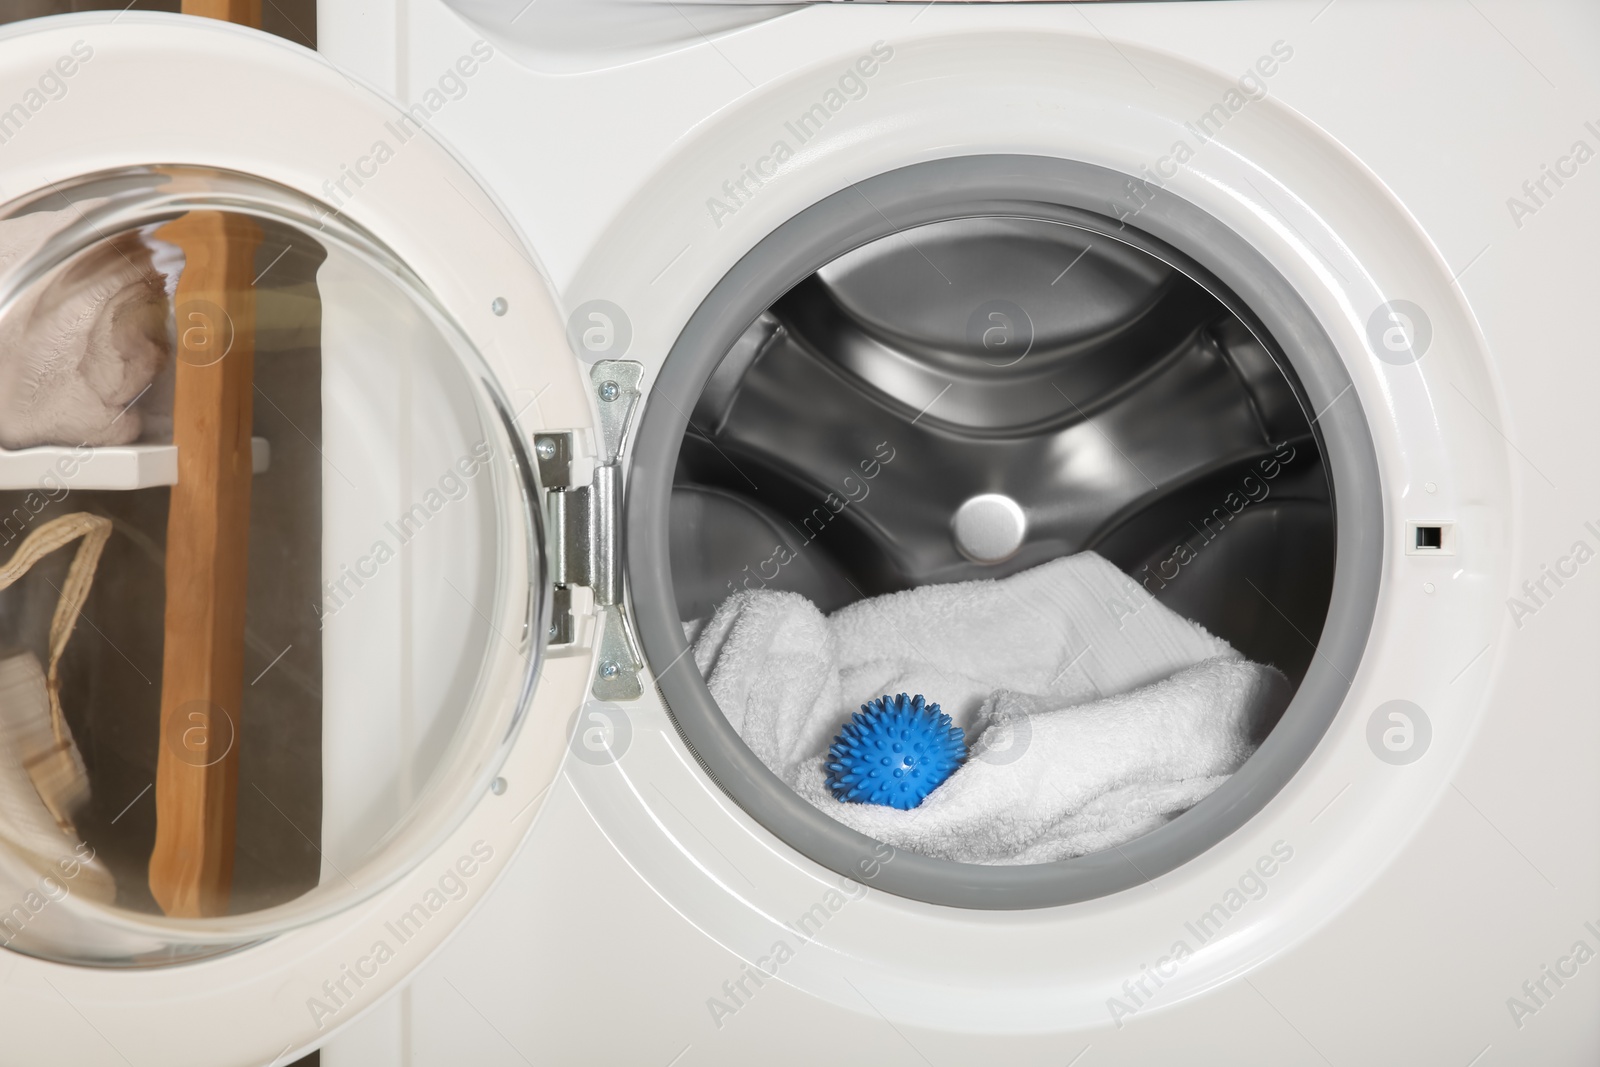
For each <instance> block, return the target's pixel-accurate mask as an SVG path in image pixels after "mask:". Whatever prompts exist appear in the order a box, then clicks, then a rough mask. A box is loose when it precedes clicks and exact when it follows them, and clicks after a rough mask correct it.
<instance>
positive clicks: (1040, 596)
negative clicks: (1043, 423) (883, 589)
mask: <svg viewBox="0 0 1600 1067" xmlns="http://www.w3.org/2000/svg"><path fill="white" fill-rule="evenodd" d="M694 656H695V661H696V663H697V665H698V666H699V668H700V671H701V673H702V674H703V675H704V676H705V677H706V680H707V685H708V687H709V689H710V690H711V694H712V696H713V697H715V698H716V700H717V703H718V705H719V706H720V707H721V708H722V710H723V713H724V714H725V715H726V716H727V717H728V721H729V722H730V723H731V724H732V725H733V727H734V729H735V730H737V731H738V732H739V735H740V736H741V737H743V738H744V739H745V742H746V743H747V744H748V745H749V746H750V748H751V750H752V751H753V752H754V753H755V754H756V756H758V757H759V758H760V759H761V761H762V762H763V763H765V764H766V765H767V766H768V767H769V768H771V769H772V771H773V772H774V773H775V774H777V775H778V776H779V777H780V778H782V779H783V780H784V781H785V782H786V783H788V784H789V785H790V786H791V787H792V788H794V789H795V791H796V792H798V793H799V794H800V795H801V796H803V797H805V798H806V799H807V800H809V801H810V802H811V803H812V804H814V805H816V806H817V807H818V808H820V809H821V810H822V811H824V812H826V813H827V814H829V815H831V816H833V817H834V818H835V819H838V820H839V821H840V822H842V823H844V824H846V825H847V826H851V827H854V828H855V829H857V830H860V831H861V832H862V833H865V834H868V835H869V836H872V837H874V838H877V839H878V840H880V841H885V842H888V843H889V844H892V845H895V846H897V847H900V848H905V849H908V850H910V851H913V852H919V853H922V854H924V855H929V856H937V857H942V858H946V859H954V860H961V861H965V862H971V863H1042V862H1047V861H1050V860H1055V859H1061V858H1065V857H1067V856H1075V855H1082V854H1083V853H1086V852H1092V851H1096V850H1099V849H1103V848H1109V847H1112V846H1113V845H1117V844H1121V843H1122V842H1124V841H1128V840H1131V839H1132V838H1134V837H1137V836H1139V835H1140V834H1143V833H1147V832H1149V831H1150V830H1152V829H1154V828H1155V827H1156V826H1159V825H1161V823H1163V822H1165V821H1167V820H1169V819H1171V818H1173V817H1175V816H1176V815H1178V814H1180V813H1181V812H1183V811H1185V810H1187V809H1188V808H1190V807H1192V806H1194V804H1196V803H1198V802H1199V801H1200V800H1201V799H1203V798H1204V797H1205V796H1207V795H1208V794H1210V793H1211V792H1212V791H1213V790H1214V789H1216V788H1217V786H1219V785H1221V784H1222V782H1223V781H1225V780H1226V779H1227V776H1228V775H1230V774H1232V773H1233V772H1234V771H1235V770H1237V769H1238V768H1239V766H1240V765H1241V764H1243V762H1244V761H1245V759H1247V758H1248V757H1249V755H1250V754H1251V753H1252V752H1253V751H1254V750H1255V745H1256V743H1257V742H1258V741H1259V740H1260V737H1261V735H1262V733H1263V732H1264V731H1265V729H1266V728H1267V727H1269V726H1270V724H1271V723H1272V722H1273V721H1275V719H1276V716H1277V714H1278V713H1279V712H1281V710H1282V708H1283V706H1284V705H1285V703H1286V702H1287V699H1288V695H1289V693H1288V689H1289V687H1288V683H1287V680H1286V679H1285V678H1284V677H1283V675H1281V674H1280V673H1279V672H1277V671H1276V670H1274V669H1272V668H1271V667H1265V666H1262V665H1260V664H1256V663H1250V662H1248V661H1246V660H1244V659H1243V658H1241V657H1240V656H1239V654H1238V653H1237V652H1236V651H1234V649H1233V648H1232V647H1230V646H1229V645H1228V644H1227V642H1225V641H1222V640H1219V639H1218V638H1216V637H1213V636H1212V635H1211V634H1209V633H1207V632H1206V631H1205V630H1204V629H1202V628H1201V627H1199V626H1197V625H1195V624H1194V623H1191V622H1189V621H1188V620H1186V619H1184V618H1182V617H1181V616H1179V615H1177V614H1175V613H1173V612H1172V611H1170V610H1169V609H1167V608H1166V607H1163V606H1162V605H1161V604H1160V603H1158V602H1156V601H1155V599H1154V598H1152V597H1151V596H1150V595H1149V593H1148V592H1146V591H1145V590H1144V589H1143V588H1142V587H1140V586H1139V585H1138V584H1137V583H1135V582H1134V581H1133V580H1132V579H1130V578H1128V577H1127V576H1126V575H1124V574H1123V573H1122V572H1120V571H1118V570H1117V569H1116V568H1115V567H1114V566H1112V565H1111V564H1110V563H1108V562H1106V561H1105V560H1104V559H1102V558H1101V557H1100V556H1098V555H1096V554H1094V553H1092V552H1086V553H1082V554H1080V555H1077V556H1070V557H1067V558H1064V559H1058V560H1055V561H1053V562H1051V563H1047V564H1045V565H1043V566H1041V567H1037V568H1034V569H1033V570H1031V571H1027V572H1025V573H1022V574H1018V575H1013V576H1012V577H1010V578H1005V579H1001V580H998V581H977V582H963V583H959V584H953V585H935V586H925V587H922V588H919V589H913V590H909V591H907V592H903V593H894V594H891V595H889V596H883V597H877V598H874V599H871V600H865V601H860V602H858V603H855V604H852V605H850V606H848V607H846V608H843V609H841V610H840V611H838V612H837V613H835V614H834V615H833V617H832V618H824V617H823V615H822V614H821V612H819V611H818V610H817V609H816V608H815V607H814V606H813V605H812V604H811V603H810V602H809V601H807V600H806V599H805V598H803V597H801V596H798V595H796V594H793V593H779V592H769V591H765V590H756V591H746V592H740V593H736V594H734V595H733V596H732V597H729V598H728V600H726V601H725V602H723V604H722V605H721V606H720V607H719V608H718V609H717V612H716V614H715V616H713V618H712V619H711V620H710V621H709V622H708V623H706V624H705V626H704V627H703V628H701V630H700V632H699V633H698V636H697V638H696V641H695V647H694ZM901 692H904V693H913V694H914V693H921V694H922V695H923V696H924V697H925V698H926V699H927V700H928V701H930V702H937V703H938V704H939V705H940V706H941V707H942V709H943V710H944V711H946V712H947V713H949V715H950V716H951V718H952V719H953V720H954V721H955V723H956V725H958V726H960V727H962V728H963V729H964V730H965V731H966V735H967V742H968V744H969V746H971V748H972V751H973V755H972V757H971V758H969V759H968V761H967V762H966V763H965V764H964V765H963V766H962V767H961V768H960V769H959V770H958V771H957V772H956V773H955V774H954V775H952V776H951V777H950V779H949V780H948V781H947V782H945V783H944V784H943V785H941V786H940V787H939V788H938V789H936V790H934V792H933V793H932V794H931V795H930V796H929V797H928V798H927V799H926V800H924V801H923V802H922V804H921V805H919V806H918V807H916V808H913V809H911V810H909V811H897V810H894V809H891V808H885V807H880V806H877V805H869V804H849V803H844V802H841V801H838V800H835V799H834V798H833V797H832V796H831V795H830V794H829V792H828V790H827V787H826V784H825V781H824V772H823V753H824V752H825V750H826V749H827V746H828V743H829V742H830V741H831V740H832V738H833V736H834V734H835V733H837V731H838V730H839V728H840V726H841V725H843V723H844V722H845V720H847V719H848V718H849V716H850V714H851V713H852V712H854V711H856V710H857V709H858V708H859V707H860V706H861V705H862V704H864V703H866V702H867V701H869V700H873V699H875V698H877V697H880V696H883V695H885V694H890V695H892V694H896V693H901Z"/></svg>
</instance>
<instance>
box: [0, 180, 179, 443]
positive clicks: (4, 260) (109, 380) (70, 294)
mask: <svg viewBox="0 0 1600 1067" xmlns="http://www.w3.org/2000/svg"><path fill="white" fill-rule="evenodd" d="M91 203H93V202H91ZM79 214H80V209H79V208H63V209H61V210H60V211H37V212H34V213H32V214H28V215H22V216H19V217H17V218H11V219H4V220H0V276H4V275H5V274H6V273H7V272H8V271H11V270H13V269H17V268H19V267H20V266H21V265H22V264H23V263H24V262H26V261H27V260H28V259H29V257H31V256H33V255H34V254H36V253H37V252H39V251H40V250H42V249H43V248H44V246H45V244H46V243H47V242H48V241H49V240H50V238H52V237H54V236H55V235H56V234H57V233H58V232H60V231H61V230H63V229H65V228H66V227H67V226H68V225H69V224H71V223H72V222H74V221H75V220H76V219H77V218H78V217H79ZM161 245H162V243H161V242H156V241H154V239H153V238H150V237H149V236H148V235H146V234H140V233H124V234H119V235H117V236H115V237H113V238H111V239H110V240H107V241H103V242H100V243H99V244H97V245H95V246H94V247H92V248H89V249H87V250H86V251H84V252H82V253H80V254H79V255H78V256H75V257H74V258H72V259H71V260H68V261H67V262H66V263H63V264H62V265H61V266H58V267H56V268H55V269H54V270H52V271H51V272H50V273H49V274H47V275H45V277H44V278H42V279H40V280H39V281H38V282H36V283H35V284H34V285H33V287H32V288H30V289H29V290H27V291H26V292H24V293H22V294H21V295H20V296H19V297H18V299H17V302H16V303H14V304H13V305H12V306H11V308H10V309H9V310H8V311H7V312H6V314H5V315H4V317H3V318H0V448H8V449H21V448H31V447H33V446H35V445H68V446H75V445H88V446H100V445H122V444H128V443H130V442H133V441H136V440H138V439H139V437H140V435H141V434H142V432H143V430H144V425H143V419H142V413H141V412H140V410H139V409H138V408H135V407H133V405H134V402H135V401H137V400H139V399H140V398H141V397H142V396H143V394H144V392H145V390H146V389H148V388H149V387H150V384H151V382H153V381H154V380H155V378H156V376H157V375H158V374H160V373H161V371H162V370H163V368H165V367H166V365H167V364H168V362H169V359H170V356H171V353H172V333H171V329H172V326H171V322H170V318H171V308H170V306H169V301H168V296H169V291H168V290H169V278H168V274H167V273H165V272H164V271H163V270H162V269H159V268H158V264H157V260H158V259H162V258H165V259H169V260H170V259H171V258H172V257H171V256H170V254H165V255H163V254H159V253H163V249H162V248H161V247H160V246H161ZM165 247H166V248H168V249H170V246H165Z"/></svg>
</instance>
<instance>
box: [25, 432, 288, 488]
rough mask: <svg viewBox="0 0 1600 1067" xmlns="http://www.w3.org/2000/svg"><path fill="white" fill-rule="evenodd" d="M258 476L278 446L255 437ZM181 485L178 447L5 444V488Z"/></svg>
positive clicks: (253, 447) (254, 461)
mask: <svg viewBox="0 0 1600 1067" xmlns="http://www.w3.org/2000/svg"><path fill="white" fill-rule="evenodd" d="M250 452H251V460H252V465H253V466H254V468H255V472H256V473H257V474H262V473H264V472H265V471H266V470H267V468H268V467H269V466H271V464H272V446H271V445H269V444H268V443H267V439H266V438H264V437H252V438H251V439H250ZM177 484H178V447H177V446H176V445H123V446H120V447H116V448H58V447H47V448H25V449H22V450H21V451H17V452H10V451H7V450H6V449H3V448H0V490H5V489H42V490H48V491H50V492H57V491H59V490H60V489H61V488H66V489H149V488H152V487H154V486H158V485H177Z"/></svg>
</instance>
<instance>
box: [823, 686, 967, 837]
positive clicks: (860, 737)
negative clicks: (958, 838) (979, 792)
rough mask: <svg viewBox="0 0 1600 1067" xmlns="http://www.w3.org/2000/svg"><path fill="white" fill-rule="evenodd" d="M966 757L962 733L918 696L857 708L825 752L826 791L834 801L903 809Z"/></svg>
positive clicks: (921, 797) (886, 698) (920, 798)
mask: <svg viewBox="0 0 1600 1067" xmlns="http://www.w3.org/2000/svg"><path fill="white" fill-rule="evenodd" d="M966 758H967V742H966V735H965V734H963V733H962V732H961V728H960V727H959V726H956V725H955V724H953V723H952V722H951V721H950V716H948V715H946V714H945V713H944V712H942V711H940V710H939V705H937V704H929V703H927V702H926V701H924V700H923V698H922V695H921V694H920V693H919V694H917V695H916V696H914V697H908V696H906V694H904V693H901V694H900V695H899V696H894V697H891V696H881V697H879V698H878V699H877V700H874V701H871V702H869V703H866V704H863V705H861V710H860V711H858V712H856V713H855V714H854V715H852V716H851V717H850V721H849V722H847V723H845V724H844V729H842V730H840V731H839V736H838V737H836V738H834V739H833V745H832V747H830V748H829V749H828V762H827V764H826V767H827V772H828V776H827V782H828V789H829V790H830V791H831V792H832V793H833V795H834V797H835V798H836V799H838V800H845V801H850V802H853V803H857V804H882V805H885V806H887V807H891V808H899V809H901V810H902V811H904V810H906V809H908V808H914V807H916V806H917V805H918V804H921V803H922V802H923V800H924V799H926V798H927V796H928V794H929V793H931V792H933V791H934V790H935V789H937V788H938V787H939V785H940V784H941V783H942V782H943V781H944V780H945V779H946V778H948V777H950V775H952V774H954V773H955V770H956V768H957V767H959V766H961V761H962V760H964V759H966Z"/></svg>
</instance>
